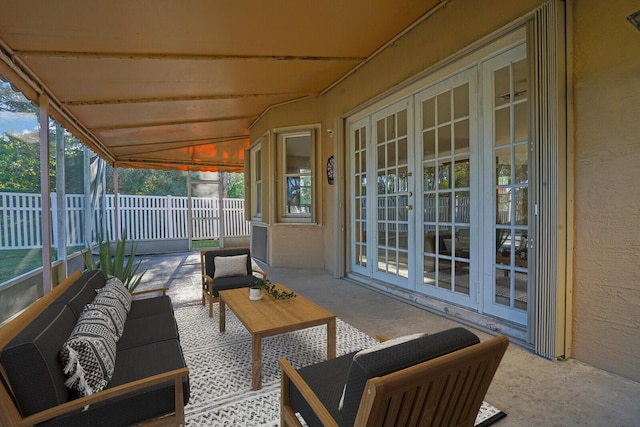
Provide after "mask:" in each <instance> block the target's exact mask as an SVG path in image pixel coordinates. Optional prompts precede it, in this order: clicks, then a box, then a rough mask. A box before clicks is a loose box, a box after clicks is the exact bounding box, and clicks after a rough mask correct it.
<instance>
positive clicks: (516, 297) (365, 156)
mask: <svg viewBox="0 0 640 427" xmlns="http://www.w3.org/2000/svg"><path fill="white" fill-rule="evenodd" d="M527 67H528V65H527V59H526V49H525V46H524V44H523V45H521V46H518V47H516V48H512V49H510V50H508V51H506V52H503V53H501V54H499V55H496V56H494V57H491V58H490V59H487V60H486V61H484V62H479V63H477V64H475V65H474V66H472V67H469V68H467V69H466V70H463V71H461V72H459V73H457V74H455V75H453V76H451V77H449V78H447V79H443V80H441V81H439V82H437V83H435V84H432V85H430V86H428V87H426V88H425V89H423V90H421V91H420V92H417V93H415V94H413V95H411V96H409V97H407V98H404V99H402V100H401V101H398V102H396V103H394V104H392V105H390V106H387V107H385V108H383V109H381V110H379V111H376V112H374V113H372V114H370V115H368V116H367V117H364V118H361V119H359V120H357V121H354V122H352V123H351V124H350V126H349V133H350V144H351V145H350V155H351V169H350V170H351V171H352V172H353V173H352V181H351V190H350V191H351V216H350V218H351V271H353V272H355V273H359V274H362V275H365V276H367V277H370V278H373V279H376V280H379V281H382V282H386V283H390V284H393V285H396V286H401V287H403V288H407V289H410V290H413V291H415V292H418V293H422V294H425V295H428V296H433V297H435V298H438V299H441V300H445V301H448V302H451V303H455V304H457V305H461V306H465V307H469V308H471V309H473V310H477V311H479V312H481V313H485V314H489V315H492V316H497V317H500V318H503V319H506V320H509V321H511V322H516V323H519V324H522V325H526V319H527V316H526V314H527V295H528V289H529V285H528V263H527V256H526V254H527V245H528V240H527V236H528V235H529V231H528V230H529V224H528V205H529V204H528V197H529V196H528V182H529V176H528V162H529V160H528V151H529V149H528V143H529V141H528V101H527V98H528V97H527V88H528V77H527V73H526V70H527Z"/></svg>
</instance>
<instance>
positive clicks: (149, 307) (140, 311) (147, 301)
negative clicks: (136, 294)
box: [127, 295, 173, 319]
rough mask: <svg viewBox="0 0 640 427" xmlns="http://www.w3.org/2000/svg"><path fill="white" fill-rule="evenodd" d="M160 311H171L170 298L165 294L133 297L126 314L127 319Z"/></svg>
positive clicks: (159, 312)
mask: <svg viewBox="0 0 640 427" xmlns="http://www.w3.org/2000/svg"><path fill="white" fill-rule="evenodd" d="M162 313H173V305H172V304H171V298H170V297H169V296H167V295H163V296H159V297H152V298H144V299H134V300H133V301H131V310H129V314H127V319H137V318H139V317H146V316H152V315H154V314H162Z"/></svg>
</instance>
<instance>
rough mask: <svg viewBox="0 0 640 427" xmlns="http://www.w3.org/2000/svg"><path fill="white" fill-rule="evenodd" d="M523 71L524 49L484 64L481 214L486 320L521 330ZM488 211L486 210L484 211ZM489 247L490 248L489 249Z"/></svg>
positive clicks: (524, 279)
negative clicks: (487, 198)
mask: <svg viewBox="0 0 640 427" xmlns="http://www.w3.org/2000/svg"><path fill="white" fill-rule="evenodd" d="M527 70H528V65H527V59H526V50H525V48H524V45H521V46H518V47H516V48H514V49H512V50H510V51H508V52H506V53H504V54H502V55H499V56H497V57H494V58H492V59H490V60H488V61H486V62H485V63H483V75H484V76H491V77H490V78H486V79H485V80H484V81H483V88H484V89H483V91H484V93H489V94H493V96H492V97H487V99H485V104H484V105H483V108H484V111H485V112H489V113H490V114H487V113H485V129H486V133H485V138H486V140H487V141H486V144H485V153H486V155H487V157H488V158H489V159H492V160H493V168H491V169H490V168H486V170H488V171H489V172H491V171H493V173H492V175H491V176H490V175H487V179H488V180H490V182H491V186H490V187H488V188H490V189H491V198H492V199H493V201H494V203H493V204H491V208H492V209H493V211H494V214H493V215H491V214H490V212H487V213H486V217H487V218H488V221H489V220H490V221H492V222H491V223H489V222H488V227H490V229H491V230H492V232H491V234H492V235H493V236H495V242H491V241H490V242H487V244H486V246H485V252H486V253H488V254H492V255H491V256H489V257H487V259H486V260H485V263H486V271H489V272H490V275H489V276H490V277H491V281H490V286H486V287H485V289H484V291H483V294H484V311H485V312H486V313H488V314H492V315H496V316H498V317H501V318H504V319H507V320H510V321H513V322H516V323H519V324H522V325H526V322H527V309H528V306H527V302H528V295H529V275H528V270H529V264H528V243H529V242H528V239H527V237H528V234H529V233H528V229H529V203H528V201H529V166H528V165H529V128H528V123H529V119H528V102H529V100H528V93H527V90H528V73H527ZM487 209H489V207H488V208H487ZM489 245H494V246H489Z"/></svg>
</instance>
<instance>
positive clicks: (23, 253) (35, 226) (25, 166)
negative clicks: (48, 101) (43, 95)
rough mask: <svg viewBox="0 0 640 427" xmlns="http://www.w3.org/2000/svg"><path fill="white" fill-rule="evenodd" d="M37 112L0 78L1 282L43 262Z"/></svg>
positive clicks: (39, 265)
mask: <svg viewBox="0 0 640 427" xmlns="http://www.w3.org/2000/svg"><path fill="white" fill-rule="evenodd" d="M38 114H39V110H38V108H37V107H35V106H34V105H33V104H32V103H31V102H29V101H28V100H27V99H26V98H25V97H24V96H23V95H22V94H21V93H20V92H16V91H14V90H13V89H11V86H10V85H9V84H8V83H5V82H3V81H1V80H0V193H1V194H2V196H3V197H2V198H1V199H0V201H1V202H2V206H1V207H0V208H2V210H1V211H0V227H1V228H0V230H1V232H0V247H2V249H3V254H2V258H3V265H4V268H2V269H0V284H1V283H3V282H5V281H7V280H9V279H12V278H14V277H16V276H19V275H21V274H24V273H27V272H29V271H31V270H34V269H36V268H38V267H42V250H41V249H40V247H41V241H42V237H41V234H40V230H41V227H40V215H41V214H40V212H41V209H40V206H41V199H40V135H39V132H40V131H39V125H38ZM22 308H24V307H21V306H20V307H16V311H17V310H21V309H22ZM10 310H12V308H10ZM14 312H15V311H14ZM3 314H5V313H3ZM6 314H7V316H10V315H11V314H13V313H6ZM1 320H4V319H0V321H1Z"/></svg>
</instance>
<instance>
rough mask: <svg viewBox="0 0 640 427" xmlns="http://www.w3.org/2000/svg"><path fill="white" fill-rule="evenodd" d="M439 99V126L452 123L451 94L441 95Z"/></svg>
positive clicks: (448, 92)
mask: <svg viewBox="0 0 640 427" xmlns="http://www.w3.org/2000/svg"><path fill="white" fill-rule="evenodd" d="M437 99H438V124H443V123H447V122H450V121H451V92H450V91H447V92H445V93H441V94H440V95H438V97H437Z"/></svg>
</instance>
